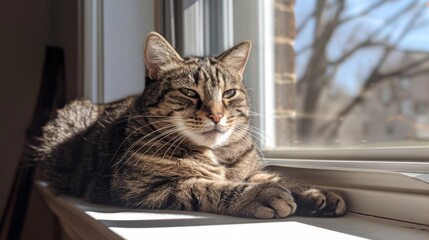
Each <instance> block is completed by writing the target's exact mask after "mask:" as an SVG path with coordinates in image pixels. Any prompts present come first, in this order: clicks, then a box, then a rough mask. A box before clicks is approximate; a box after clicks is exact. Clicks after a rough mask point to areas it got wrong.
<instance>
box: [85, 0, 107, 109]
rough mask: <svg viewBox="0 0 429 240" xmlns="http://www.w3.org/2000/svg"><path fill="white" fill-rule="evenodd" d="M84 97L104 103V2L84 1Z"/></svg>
mask: <svg viewBox="0 0 429 240" xmlns="http://www.w3.org/2000/svg"><path fill="white" fill-rule="evenodd" d="M83 18H84V19H83V25H84V27H83V34H84V36H83V95H84V97H85V98H87V99H90V100H91V101H92V102H94V103H102V102H104V87H103V86H104V79H103V73H104V66H103V62H104V61H103V60H104V58H103V43H104V39H103V0H93V1H83Z"/></svg>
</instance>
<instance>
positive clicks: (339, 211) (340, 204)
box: [297, 189, 346, 217]
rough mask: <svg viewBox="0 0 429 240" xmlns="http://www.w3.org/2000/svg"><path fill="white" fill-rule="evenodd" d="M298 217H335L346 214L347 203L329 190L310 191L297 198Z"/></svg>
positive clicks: (300, 194)
mask: <svg viewBox="0 0 429 240" xmlns="http://www.w3.org/2000/svg"><path fill="white" fill-rule="evenodd" d="M297 203H298V210H297V214H298V215H314V216H326V217H334V216H341V215H343V214H344V213H345V212H346V202H345V201H344V199H343V198H342V197H341V196H340V195H338V194H337V193H335V192H333V191H329V190H320V189H308V190H306V191H304V192H301V193H299V194H298V196H297Z"/></svg>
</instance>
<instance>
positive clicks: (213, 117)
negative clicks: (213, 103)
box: [207, 112, 223, 124]
mask: <svg viewBox="0 0 429 240" xmlns="http://www.w3.org/2000/svg"><path fill="white" fill-rule="evenodd" d="M207 117H208V118H210V119H211V120H212V121H213V122H214V123H216V124H217V123H219V121H220V119H221V118H222V117H223V113H221V112H216V113H211V112H208V113H207Z"/></svg>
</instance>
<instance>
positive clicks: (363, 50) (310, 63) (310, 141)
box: [274, 0, 429, 147]
mask: <svg viewBox="0 0 429 240" xmlns="http://www.w3.org/2000/svg"><path fill="white" fill-rule="evenodd" d="M285 2H291V1H279V0H276V1H275V4H274V7H275V11H274V14H275V24H274V25H275V29H276V30H275V34H276V36H275V44H276V48H275V53H274V61H275V62H276V70H275V71H276V73H275V77H276V87H275V89H276V108H277V109H276V110H278V111H276V119H277V122H276V127H277V128H278V131H277V133H276V134H277V136H276V147H309V146H315V147H350V146H365V147H372V146H374V147H384V146H410V145H411V146H414V145H422V144H423V145H428V144H429V141H428V140H429V34H428V33H429V7H428V1H427V0H419V1H417V0H416V1H409V0H397V1H383V0H381V1H374V0H359V1H358V0H345V1H333V0H332V1H330V0H318V1H316V0H313V1H310V0H297V1H296V3H295V18H296V26H297V27H296V29H297V32H296V38H295V42H294V48H295V53H296V58H295V61H294V62H293V61H291V60H290V59H287V58H286V57H285V56H284V54H282V53H283V52H285V51H284V50H283V49H281V48H282V47H283V48H285V47H287V46H288V45H281V43H282V41H283V42H287V39H282V38H281V37H282V34H286V32H287V31H289V30H288V29H289V28H290V19H289V22H284V20H285V19H286V18H287V17H286V18H282V17H281V16H283V15H285V14H286V13H285V12H287V11H286V10H287V9H286V8H284V7H283V8H281V7H279V4H284V3H285ZM282 14H283V15H282ZM282 21H283V22H282ZM289 56H290V55H289ZM277 65H279V66H278V67H277ZM288 66H295V69H294V70H295V71H291V70H290V69H288ZM282 68H283V70H282ZM294 73H295V74H296V75H295V74H294ZM295 77H296V80H295V81H292V80H290V78H295ZM281 81H283V82H288V81H289V84H286V85H282V86H284V87H280V85H278V83H279V82H281ZM282 104H283V105H282ZM282 111H283V113H284V114H283V115H282V114H280V113H282ZM282 116H286V117H283V118H282ZM283 133H284V134H283ZM428 146H429V145H428Z"/></svg>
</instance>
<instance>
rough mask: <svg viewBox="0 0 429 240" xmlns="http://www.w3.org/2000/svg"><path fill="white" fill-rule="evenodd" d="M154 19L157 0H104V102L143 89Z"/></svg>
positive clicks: (136, 92)
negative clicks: (146, 47) (146, 50)
mask: <svg viewBox="0 0 429 240" xmlns="http://www.w3.org/2000/svg"><path fill="white" fill-rule="evenodd" d="M154 19H155V7H154V1H153V0H145V1H141V0H127V1H117V0H104V3H103V21H104V24H103V25H104V28H103V37H104V52H103V55H104V64H103V65H104V74H103V75H104V102H111V101H114V100H118V99H120V98H123V97H125V96H129V95H133V94H140V93H141V92H142V90H143V86H144V75H145V73H144V63H143V44H144V39H145V36H146V34H147V33H148V32H150V31H153V30H154V29H155V21H154Z"/></svg>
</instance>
